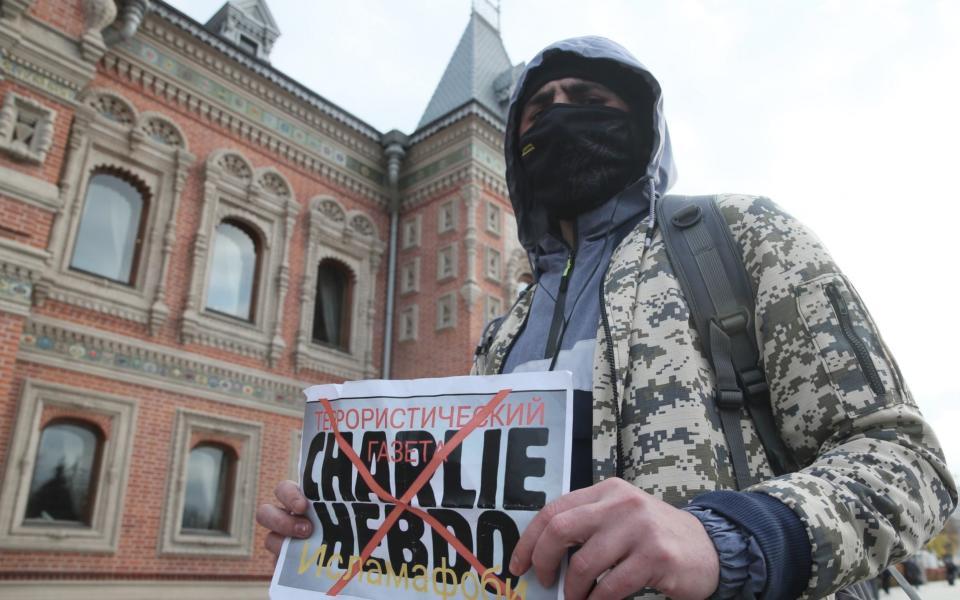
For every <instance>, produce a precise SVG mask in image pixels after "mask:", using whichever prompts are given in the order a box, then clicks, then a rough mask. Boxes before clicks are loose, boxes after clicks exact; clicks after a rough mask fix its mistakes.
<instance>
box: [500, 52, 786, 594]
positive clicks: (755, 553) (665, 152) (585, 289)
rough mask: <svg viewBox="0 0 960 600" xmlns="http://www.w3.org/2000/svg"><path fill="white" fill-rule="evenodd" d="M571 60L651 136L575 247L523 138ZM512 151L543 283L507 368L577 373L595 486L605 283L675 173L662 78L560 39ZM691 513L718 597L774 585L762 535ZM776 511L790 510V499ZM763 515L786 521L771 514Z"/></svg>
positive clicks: (518, 196) (575, 455) (518, 101)
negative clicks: (545, 194) (550, 213)
mask: <svg viewBox="0 0 960 600" xmlns="http://www.w3.org/2000/svg"><path fill="white" fill-rule="evenodd" d="M568 66H569V68H570V69H571V71H573V72H576V73H578V74H583V75H582V76H584V77H588V76H589V74H590V73H591V71H592V69H594V68H596V69H597V70H598V71H600V72H602V75H603V76H602V78H601V77H598V78H597V80H598V81H600V82H601V83H603V82H604V81H606V80H607V79H608V78H609V77H610V76H611V73H615V74H616V75H617V76H618V77H619V78H622V79H620V80H619V81H618V82H617V83H618V85H617V86H616V87H617V90H618V92H620V93H621V95H625V96H626V97H624V98H623V99H624V100H625V101H626V102H627V104H628V105H629V106H630V109H631V115H632V116H633V118H634V119H636V125H637V127H638V128H641V129H640V130H641V131H644V134H645V135H650V136H651V138H650V139H652V144H651V149H650V151H649V152H648V153H646V155H645V156H644V159H645V160H646V164H645V168H644V169H643V171H642V175H641V176H640V178H639V179H637V181H635V182H633V183H632V184H631V185H629V186H628V187H627V188H626V189H624V190H623V191H622V192H620V193H619V194H617V195H616V196H614V197H612V198H610V199H609V200H607V201H606V202H605V203H604V204H602V205H600V206H599V207H597V208H595V209H593V210H590V211H589V212H586V213H583V214H581V215H579V216H578V217H577V219H576V223H575V226H574V231H575V236H576V240H575V243H574V245H573V246H570V245H568V244H567V243H566V242H565V241H563V239H562V237H561V235H560V232H559V231H556V230H552V229H551V224H550V223H551V222H550V220H549V219H548V217H547V215H546V214H545V213H544V212H543V209H542V207H539V206H536V205H534V204H533V203H532V202H531V199H530V198H528V197H527V196H526V195H525V194H524V190H525V189H526V185H525V184H524V181H523V177H524V174H523V170H522V166H521V163H520V156H519V143H518V137H519V132H518V128H519V121H520V113H521V110H522V108H523V106H522V105H523V102H522V101H523V100H524V99H525V98H528V97H529V96H530V95H531V94H532V93H535V92H536V90H534V89H527V85H526V83H527V82H528V81H530V80H532V79H536V80H539V81H541V82H542V81H543V79H542V78H540V77H538V73H537V71H539V70H541V69H544V68H549V69H551V71H552V70H554V68H555V67H568ZM560 72H563V71H562V70H561V71H560ZM624 90H626V92H625V93H624ZM643 128H645V129H643ZM505 153H506V164H507V182H508V184H509V187H510V199H511V201H512V203H513V208H514V213H515V214H516V218H517V228H518V233H519V237H520V241H521V243H522V244H523V245H524V247H525V248H526V249H527V252H528V254H529V256H530V260H531V264H532V266H533V271H534V276H535V278H536V279H537V282H538V288H537V293H536V294H535V295H534V297H533V303H532V305H531V308H530V312H529V316H528V318H527V321H526V324H525V325H524V328H523V330H522V331H521V332H520V334H519V335H518V336H517V338H516V340H515V341H514V344H513V346H512V347H511V348H510V351H509V353H508V354H507V356H506V359H505V361H504V363H503V371H504V372H507V373H510V372H523V371H530V372H535V371H548V370H552V369H560V370H568V371H571V372H572V373H573V382H574V427H573V448H572V465H571V466H572V468H571V471H572V472H571V487H572V488H573V489H576V488H580V487H586V486H589V485H591V483H592V473H591V469H590V465H591V443H592V431H591V429H592V422H591V412H592V410H591V409H592V403H593V356H594V346H595V343H596V342H595V340H596V336H597V329H598V328H599V327H600V302H601V291H600V285H601V282H602V281H603V280H604V275H605V273H606V269H607V266H608V265H609V264H610V258H611V256H612V254H613V252H614V249H615V248H616V247H617V245H618V244H619V243H620V242H621V241H622V240H623V239H624V237H625V236H626V235H627V234H628V233H629V232H630V231H631V230H632V229H633V228H634V227H635V226H636V225H637V223H638V222H639V221H640V220H641V219H650V220H651V221H652V220H653V218H654V211H653V206H654V205H655V203H656V201H657V199H658V198H660V197H661V196H662V195H664V194H665V193H666V192H667V190H668V189H669V188H670V186H671V184H672V183H673V181H674V180H675V179H676V169H675V167H674V163H673V155H672V153H671V148H670V136H669V133H668V132H667V124H666V121H665V119H664V116H663V97H662V94H661V90H660V85H659V83H658V82H657V80H656V79H655V78H654V77H653V75H652V74H651V73H650V72H649V71H648V70H647V69H646V67H644V66H643V65H642V64H641V63H639V62H638V61H637V60H636V59H634V58H633V57H632V56H631V55H630V54H629V53H628V52H627V51H626V50H625V49H624V48H623V47H621V46H620V45H618V44H616V43H614V42H612V41H610V40H607V39H604V38H600V37H583V38H575V39H570V40H564V41H561V42H557V43H556V44H553V45H551V46H549V47H547V48H546V49H545V50H544V51H543V52H541V53H540V54H539V55H538V56H537V57H536V58H534V59H533V61H531V62H530V64H529V65H528V66H527V69H526V70H525V71H524V73H523V74H522V75H521V77H520V80H519V82H518V83H517V87H516V90H515V92H514V95H513V99H512V102H511V106H510V112H509V116H508V121H507V134H506V143H505ZM641 156H643V155H641ZM653 230H654V228H653V227H650V228H649V231H651V232H652V231H653ZM564 279H567V281H566V282H564ZM558 327H559V329H558V331H559V332H560V338H559V343H558V344H557V345H556V348H557V349H558V352H556V354H555V355H550V352H549V349H548V348H547V346H548V344H549V342H548V338H549V337H550V336H551V333H550V332H551V329H557V328H558ZM773 504H778V503H777V502H776V501H774V503H773ZM689 510H690V511H691V512H692V513H693V514H694V515H696V516H697V517H698V518H699V519H700V520H701V521H702V522H703V523H704V526H705V527H706V528H707V531H708V532H709V533H710V535H711V538H712V539H713V541H714V545H715V546H716V547H717V549H718V552H719V553H720V555H721V561H722V569H721V581H720V586H719V588H718V590H717V594H716V595H717V598H729V597H732V596H734V595H736V594H739V593H741V590H742V589H743V588H744V587H746V591H747V592H748V593H753V594H758V593H759V592H760V590H762V589H763V588H764V587H765V585H766V583H767V565H766V561H765V559H764V558H763V555H762V553H761V551H760V549H759V546H758V544H757V542H756V540H755V539H754V538H753V537H752V536H750V535H749V534H747V533H746V531H744V530H742V529H741V528H740V527H739V526H738V525H737V524H735V523H732V522H730V521H728V520H727V519H726V518H724V517H723V516H721V515H720V514H718V513H715V512H713V511H712V510H710V509H706V508H702V507H697V506H691V507H689ZM772 510H774V511H777V512H778V513H789V510H788V509H786V508H785V507H783V506H776V507H774V508H773V509H772ZM779 516H780V518H782V519H785V520H786V521H787V522H788V523H790V524H791V525H792V527H791V530H794V531H795V532H796V536H802V535H803V533H802V531H803V530H802V527H801V526H800V524H799V521H798V520H797V518H796V517H795V516H794V515H793V514H779ZM763 520H764V521H771V522H774V523H777V522H776V521H774V520H772V519H769V518H768V517H764V518H763ZM801 541H802V540H801ZM800 562H801V563H802V562H804V561H803V560H801V561H800ZM774 587H776V586H774ZM778 591H779V590H773V596H772V597H776V595H777V592H778Z"/></svg>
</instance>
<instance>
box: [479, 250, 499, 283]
mask: <svg viewBox="0 0 960 600" xmlns="http://www.w3.org/2000/svg"><path fill="white" fill-rule="evenodd" d="M484 264H485V265H486V269H485V271H486V275H487V279H492V280H494V281H500V278H501V271H502V268H503V261H502V259H501V257H500V251H499V250H497V249H496V248H493V247H491V246H487V248H486V257H485V261H484Z"/></svg>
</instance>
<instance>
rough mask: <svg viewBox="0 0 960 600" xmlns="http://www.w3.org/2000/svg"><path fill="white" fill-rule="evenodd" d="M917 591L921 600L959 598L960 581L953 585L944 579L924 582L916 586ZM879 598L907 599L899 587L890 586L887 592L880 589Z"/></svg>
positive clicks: (882, 599)
mask: <svg viewBox="0 0 960 600" xmlns="http://www.w3.org/2000/svg"><path fill="white" fill-rule="evenodd" d="M917 592H918V593H919V594H920V597H921V598H922V599H923V600H960V581H958V582H956V584H954V586H953V587H950V586H949V585H947V582H946V581H934V582H933V583H925V584H923V585H921V586H920V587H919V588H917ZM880 600H908V597H907V595H906V594H905V593H903V590H901V589H900V588H890V593H889V594H884V593H883V590H880Z"/></svg>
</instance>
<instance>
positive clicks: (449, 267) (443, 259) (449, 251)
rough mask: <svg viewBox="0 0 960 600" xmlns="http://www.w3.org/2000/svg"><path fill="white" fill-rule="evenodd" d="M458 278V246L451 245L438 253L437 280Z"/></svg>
mask: <svg viewBox="0 0 960 600" xmlns="http://www.w3.org/2000/svg"><path fill="white" fill-rule="evenodd" d="M456 276H457V246H456V245H455V244H450V245H449V246H444V247H443V248H440V250H438V251H437V280H438V281H443V280H445V279H450V278H452V277H456Z"/></svg>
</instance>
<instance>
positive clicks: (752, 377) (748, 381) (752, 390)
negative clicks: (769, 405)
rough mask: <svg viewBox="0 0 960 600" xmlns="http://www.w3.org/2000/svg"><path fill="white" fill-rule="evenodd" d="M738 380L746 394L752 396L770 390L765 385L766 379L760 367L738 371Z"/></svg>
mask: <svg viewBox="0 0 960 600" xmlns="http://www.w3.org/2000/svg"><path fill="white" fill-rule="evenodd" d="M740 381H741V382H743V387H744V389H745V390H746V392H747V396H749V397H751V398H754V397H756V396H758V395H760V394H766V393H767V392H769V391H770V386H768V385H767V379H766V377H765V376H764V374H763V371H761V370H760V369H750V370H748V371H744V372H743V373H740Z"/></svg>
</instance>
